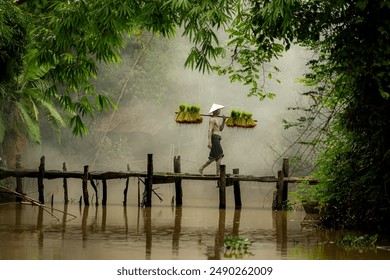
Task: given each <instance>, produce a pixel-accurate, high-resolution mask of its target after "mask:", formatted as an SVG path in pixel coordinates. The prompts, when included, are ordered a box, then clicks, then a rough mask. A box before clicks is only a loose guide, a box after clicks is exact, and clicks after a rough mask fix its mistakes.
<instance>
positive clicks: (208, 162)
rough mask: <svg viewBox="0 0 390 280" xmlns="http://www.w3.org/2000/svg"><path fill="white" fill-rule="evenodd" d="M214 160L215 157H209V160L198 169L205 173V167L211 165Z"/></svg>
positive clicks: (200, 172)
mask: <svg viewBox="0 0 390 280" xmlns="http://www.w3.org/2000/svg"><path fill="white" fill-rule="evenodd" d="M213 161H214V160H213V159H209V160H208V161H206V162H205V164H203V165H202V166H201V167H200V168H199V169H198V172H199V174H200V175H202V174H203V169H205V167H206V166H208V165H210V163H212V162H213Z"/></svg>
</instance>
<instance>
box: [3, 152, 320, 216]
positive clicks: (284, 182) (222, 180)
mask: <svg viewBox="0 0 390 280" xmlns="http://www.w3.org/2000/svg"><path fill="white" fill-rule="evenodd" d="M173 161H174V172H173V173H171V172H154V170H153V155H152V154H148V155H147V170H146V171H145V172H134V171H130V168H129V166H127V169H128V171H127V172H112V171H109V172H96V171H91V172H90V171H89V166H88V165H85V166H84V171H83V172H81V171H67V168H66V164H65V163H64V164H63V170H62V171H60V170H45V157H44V156H42V157H41V161H40V166H39V169H38V170H22V169H21V168H20V164H19V168H18V165H17V169H15V170H9V169H2V168H0V180H3V179H6V178H9V177H15V178H16V192H18V193H20V194H22V189H23V186H22V180H21V178H37V179H38V193H39V203H41V204H44V203H45V200H44V183H43V180H44V179H48V180H52V179H63V189H64V201H65V203H68V202H69V200H68V184H67V179H70V178H75V179H81V180H82V193H83V195H82V200H83V202H84V205H89V193H88V181H89V182H90V184H91V186H92V188H93V189H94V191H95V195H96V204H98V191H97V187H96V184H95V181H96V180H101V181H102V204H103V205H106V202H107V180H112V179H126V185H125V189H124V191H123V195H124V200H123V204H124V205H126V203H127V190H128V187H129V178H131V177H137V178H138V179H139V180H140V181H142V182H143V183H144V185H145V192H144V193H145V196H144V199H143V203H141V201H140V194H139V193H138V205H139V206H140V205H143V206H145V207H151V206H152V193H153V192H154V191H153V185H155V184H168V183H170V184H172V183H174V184H175V204H176V206H181V205H182V204H183V201H182V197H183V189H182V181H183V180H198V181H216V182H217V184H218V186H219V188H218V190H219V208H222V209H224V208H226V187H229V186H233V188H234V201H235V207H236V208H241V206H242V202H241V190H240V182H242V181H247V182H248V181H250V182H266V183H276V189H275V192H274V197H273V204H272V208H273V209H274V210H282V209H283V206H284V205H285V203H286V202H287V199H288V183H296V182H301V181H305V182H308V183H309V184H316V183H318V181H317V180H316V179H310V178H306V177H289V161H288V158H284V159H283V166H282V169H281V170H279V171H278V176H277V177H275V176H252V175H240V174H239V169H233V174H227V173H226V166H225V165H221V167H220V175H219V176H216V175H200V174H189V173H181V167H180V156H175V157H174V159H173ZM2 189H3V190H4V188H2ZM80 203H81V199H80Z"/></svg>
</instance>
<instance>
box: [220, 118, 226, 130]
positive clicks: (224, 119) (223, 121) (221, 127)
mask: <svg viewBox="0 0 390 280" xmlns="http://www.w3.org/2000/svg"><path fill="white" fill-rule="evenodd" d="M222 118H223V120H222V124H221V125H220V126H219V131H222V130H223V129H224V128H225V121H226V117H225V116H222Z"/></svg>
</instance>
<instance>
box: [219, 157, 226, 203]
mask: <svg viewBox="0 0 390 280" xmlns="http://www.w3.org/2000/svg"><path fill="white" fill-rule="evenodd" d="M219 172H220V175H219V209H225V208H226V165H223V164H222V165H221V166H220V171H219Z"/></svg>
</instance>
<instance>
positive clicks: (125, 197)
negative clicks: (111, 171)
mask: <svg viewBox="0 0 390 280" xmlns="http://www.w3.org/2000/svg"><path fill="white" fill-rule="evenodd" d="M127 172H130V165H129V164H127ZM129 180H130V178H127V179H126V186H125V189H124V190H123V206H126V205H127V191H128V190H129Z"/></svg>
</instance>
